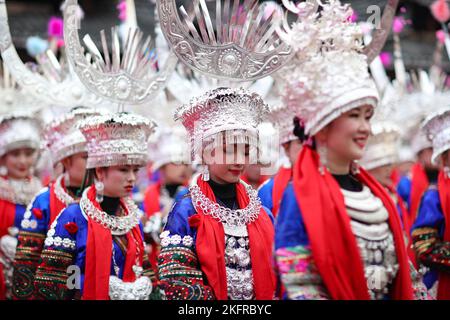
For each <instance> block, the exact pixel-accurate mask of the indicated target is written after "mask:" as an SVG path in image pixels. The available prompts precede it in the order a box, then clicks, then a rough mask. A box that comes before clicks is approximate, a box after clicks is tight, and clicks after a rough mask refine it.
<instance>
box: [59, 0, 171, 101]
mask: <svg viewBox="0 0 450 320" xmlns="http://www.w3.org/2000/svg"><path fill="white" fill-rule="evenodd" d="M77 8H78V1H77V0H66V2H65V3H64V40H65V43H66V50H67V56H68V58H69V61H70V63H71V65H72V67H73V70H74V71H75V73H76V74H77V75H78V76H79V78H80V80H81V81H82V82H83V83H84V84H85V86H86V87H87V88H88V89H89V90H91V91H92V92H94V93H95V94H96V95H98V96H100V97H103V98H106V99H108V100H111V101H113V102H115V103H117V104H119V105H120V106H124V105H138V104H143V103H145V102H148V101H150V100H151V99H153V98H155V97H156V96H157V95H158V94H159V93H160V92H161V91H162V90H163V89H164V88H165V86H166V82H167V80H168V78H169V76H170V75H171V73H172V71H173V69H174V68H175V65H176V57H175V56H174V55H169V57H168V59H167V61H166V63H165V64H164V67H162V69H161V70H159V71H158V70H157V64H156V60H155V59H154V57H152V55H151V47H150V43H151V39H150V37H148V38H147V39H145V40H144V38H143V33H142V32H141V31H140V30H139V29H137V28H136V29H129V32H128V36H127V38H126V42H125V45H124V46H123V47H122V49H121V47H120V42H119V34H118V28H112V30H111V33H112V44H111V52H110V51H109V47H108V43H107V40H106V33H105V32H104V31H101V33H100V36H101V43H102V51H103V54H102V53H101V52H100V50H99V49H98V48H97V46H96V45H95V44H94V42H93V41H92V39H91V38H90V36H89V35H86V36H85V37H84V38H83V41H84V43H85V45H86V47H87V49H88V51H89V56H88V57H86V55H85V52H84V49H83V47H82V45H81V44H80V39H79V36H78V30H79V29H80V21H79V18H78V17H77V14H76V13H77ZM91 59H92V61H91ZM158 65H159V64H158ZM159 67H161V65H159Z"/></svg>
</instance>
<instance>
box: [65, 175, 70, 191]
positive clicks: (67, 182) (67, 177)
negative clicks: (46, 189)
mask: <svg viewBox="0 0 450 320" xmlns="http://www.w3.org/2000/svg"><path fill="white" fill-rule="evenodd" d="M64 186H65V187H66V188H67V187H68V186H70V177H69V174H68V173H65V174H64Z"/></svg>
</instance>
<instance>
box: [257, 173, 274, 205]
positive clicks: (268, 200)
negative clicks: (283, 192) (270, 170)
mask: <svg viewBox="0 0 450 320" xmlns="http://www.w3.org/2000/svg"><path fill="white" fill-rule="evenodd" d="M273 183H274V179H273V178H270V179H268V180H267V181H266V182H264V183H263V184H262V185H261V187H259V189H258V196H259V198H260V199H261V203H262V205H263V206H265V207H267V208H268V209H269V210H270V211H272V210H273V202H272V192H273Z"/></svg>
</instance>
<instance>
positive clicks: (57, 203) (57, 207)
mask: <svg viewBox="0 0 450 320" xmlns="http://www.w3.org/2000/svg"><path fill="white" fill-rule="evenodd" d="M55 183H56V182H53V183H52V184H51V186H50V219H49V221H48V226H49V227H50V225H51V224H52V223H53V221H55V219H56V217H57V216H58V214H60V213H61V211H63V210H64V209H65V208H66V204H65V203H64V202H62V201H61V200H59V199H58V197H57V196H56V193H55ZM61 187H62V188H63V189H64V190H66V187H65V186H64V179H61Z"/></svg>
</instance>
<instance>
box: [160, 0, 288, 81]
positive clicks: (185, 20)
mask: <svg viewBox="0 0 450 320" xmlns="http://www.w3.org/2000/svg"><path fill="white" fill-rule="evenodd" d="M231 2H232V1H231V0H224V1H222V0H216V1H215V3H216V6H215V9H216V10H215V15H213V14H212V12H211V13H210V11H209V9H208V7H207V4H206V0H194V1H192V6H191V8H188V10H186V9H185V8H184V7H183V6H181V7H180V8H179V10H178V8H177V5H176V0H158V1H157V5H158V11H159V18H160V23H161V29H162V31H163V33H164V36H165V37H166V39H167V41H168V42H169V44H170V46H171V47H172V49H173V50H174V52H175V54H176V55H177V56H178V58H179V59H180V60H181V61H182V62H183V63H184V64H186V65H188V66H189V67H190V68H191V69H193V70H195V71H198V72H201V73H203V74H206V75H208V76H211V77H214V78H219V79H228V80H233V81H251V80H255V79H259V78H263V77H266V76H268V75H269V74H271V73H273V72H274V71H276V70H278V69H279V68H281V67H282V66H283V65H285V64H286V62H287V61H288V60H289V59H290V58H291V56H292V50H291V49H290V47H289V46H288V45H286V43H284V42H283V41H282V40H281V38H280V37H279V35H278V30H279V28H280V27H281V25H282V24H281V20H283V19H285V17H284V16H283V15H282V14H279V12H278V11H276V10H274V11H273V12H272V13H271V15H270V16H269V17H266V16H265V12H264V10H263V8H262V5H261V4H259V3H258V1H257V0H234V1H233V3H231ZM180 14H181V16H180ZM212 17H214V19H212Z"/></svg>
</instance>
